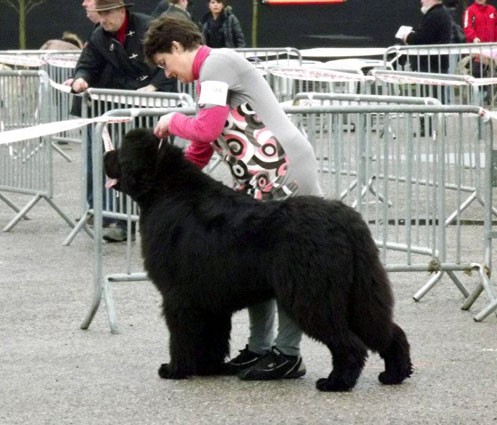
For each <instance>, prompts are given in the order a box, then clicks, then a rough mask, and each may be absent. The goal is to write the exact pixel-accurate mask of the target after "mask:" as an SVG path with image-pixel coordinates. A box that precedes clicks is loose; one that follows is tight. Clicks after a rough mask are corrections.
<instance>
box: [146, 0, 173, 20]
mask: <svg viewBox="0 0 497 425" xmlns="http://www.w3.org/2000/svg"><path fill="white" fill-rule="evenodd" d="M168 7H169V1H168V0H160V1H159V3H157V6H155V9H154V10H152V13H151V14H150V17H151V18H152V19H155V18H158V17H159V16H160V15H162V14H163V13H164V12H165V11H166V10H167V9H168Z"/></svg>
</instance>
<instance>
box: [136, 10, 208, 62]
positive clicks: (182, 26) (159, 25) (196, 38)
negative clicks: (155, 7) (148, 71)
mask: <svg viewBox="0 0 497 425" xmlns="http://www.w3.org/2000/svg"><path fill="white" fill-rule="evenodd" d="M173 41H177V42H178V43H181V45H182V46H183V48H184V49H185V50H192V49H194V48H196V47H198V46H201V45H202V44H203V43H202V34H201V33H200V31H199V29H198V27H197V26H196V25H195V24H194V23H193V22H192V21H189V20H186V19H184V18H177V17H173V16H166V17H163V18H157V19H154V20H153V21H152V22H151V24H150V27H149V29H148V31H147V33H146V34H145V40H144V42H143V52H144V54H145V59H146V60H147V61H148V62H149V63H153V62H154V61H153V57H154V55H155V54H156V53H171V51H172V44H173Z"/></svg>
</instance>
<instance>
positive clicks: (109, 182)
mask: <svg viewBox="0 0 497 425" xmlns="http://www.w3.org/2000/svg"><path fill="white" fill-rule="evenodd" d="M116 184H117V179H109V180H107V182H106V183H105V188H106V189H110V188H112V187H114V186H115V185H116Z"/></svg>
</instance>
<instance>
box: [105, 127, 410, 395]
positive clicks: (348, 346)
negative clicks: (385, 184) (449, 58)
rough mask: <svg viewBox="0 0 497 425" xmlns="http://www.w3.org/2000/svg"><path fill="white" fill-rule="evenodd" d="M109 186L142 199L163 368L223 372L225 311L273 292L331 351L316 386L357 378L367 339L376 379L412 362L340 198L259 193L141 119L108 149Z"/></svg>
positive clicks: (372, 251) (396, 379) (363, 240)
mask: <svg viewBox="0 0 497 425" xmlns="http://www.w3.org/2000/svg"><path fill="white" fill-rule="evenodd" d="M104 163H105V171H106V173H107V175H108V176H109V177H112V178H116V179H118V181H119V183H118V184H117V186H116V189H117V190H121V191H122V192H124V193H127V194H129V195H130V196H131V197H132V198H133V199H134V200H135V201H136V202H137V203H138V205H139V207H140V231H141V235H142V253H143V257H144V260H145V268H146V270H147V272H148V275H149V277H150V278H151V279H152V281H153V282H154V284H155V285H156V286H157V288H158V289H159V291H160V292H161V294H162V297H163V312H164V316H165V318H166V323H167V326H168V328H169V332H170V358H171V359H170V363H168V364H163V365H162V366H161V367H160V369H159V374H160V376H161V377H162V378H166V379H181V378H186V377H188V376H192V375H211V374H212V375H215V374H223V372H224V370H225V366H224V361H225V359H226V357H227V356H228V355H229V339H230V330H231V316H232V314H233V313H234V312H235V311H237V310H240V309H242V308H245V307H247V306H250V305H252V304H255V303H258V302H260V301H263V300H266V299H268V298H272V297H275V298H276V299H277V300H278V302H279V305H280V306H281V308H284V309H285V311H286V313H287V314H288V315H289V316H290V317H291V318H292V319H293V320H294V321H295V322H296V323H297V324H298V326H299V327H300V328H301V329H302V330H303V331H304V332H305V333H306V334H307V335H309V336H310V337H312V338H314V339H316V340H318V341H321V342H322V343H323V344H325V345H326V346H327V347H328V348H329V349H330V351H331V354H332V357H333V370H332V372H331V373H330V374H329V376H328V377H327V378H322V379H319V380H318V381H317V384H316V386H317V388H318V389H319V390H322V391H346V390H350V389H351V388H352V387H353V386H354V385H355V383H356V381H357V378H358V377H359V375H360V373H361V370H362V368H363V366H364V364H365V361H366V357H367V350H368V349H370V350H372V351H376V352H378V353H379V354H380V356H381V357H382V358H383V359H384V361H385V371H384V372H381V373H380V375H379V380H380V382H382V383H384V384H400V383H401V382H402V381H403V380H404V379H405V378H407V377H409V376H410V375H411V373H412V364H411V360H410V356H409V344H408V342H407V338H406V336H405V334H404V332H403V331H402V329H401V328H400V327H399V326H397V325H396V324H395V323H393V321H392V307H393V297H392V292H391V289H390V284H389V281H388V278H387V275H386V272H385V270H384V268H383V266H382V264H381V262H380V260H379V257H378V250H377V248H376V246H375V244H374V241H373V239H372V237H371V233H370V231H369V229H368V227H367V225H366V224H365V222H364V221H363V220H362V218H361V216H360V215H359V214H358V213H357V212H356V211H355V210H353V209H352V208H350V207H348V206H346V205H345V204H343V203H341V202H339V201H330V200H323V199H319V198H316V197H310V196H306V197H304V196H302V197H295V198H290V199H286V200H283V201H266V202H260V201H256V200H254V199H252V198H250V197H248V196H246V195H244V194H241V193H238V192H235V191H233V190H232V189H230V188H228V187H226V186H224V185H223V184H222V183H220V182H218V181H215V180H214V179H212V178H211V177H209V176H208V175H206V174H205V173H203V172H202V171H200V170H199V169H198V168H197V167H196V166H195V165H194V164H192V163H190V162H189V161H187V160H186V159H185V158H184V157H183V153H182V151H181V150H180V149H178V148H177V147H174V146H171V145H169V144H166V143H164V144H162V146H160V148H159V141H158V140H157V139H156V138H155V136H154V135H153V134H152V133H151V132H150V131H147V130H140V129H139V130H132V131H130V132H129V133H128V134H127V135H126V136H125V138H124V141H123V144H122V147H121V148H120V149H118V150H115V151H111V152H108V153H107V154H106V156H105V161H104Z"/></svg>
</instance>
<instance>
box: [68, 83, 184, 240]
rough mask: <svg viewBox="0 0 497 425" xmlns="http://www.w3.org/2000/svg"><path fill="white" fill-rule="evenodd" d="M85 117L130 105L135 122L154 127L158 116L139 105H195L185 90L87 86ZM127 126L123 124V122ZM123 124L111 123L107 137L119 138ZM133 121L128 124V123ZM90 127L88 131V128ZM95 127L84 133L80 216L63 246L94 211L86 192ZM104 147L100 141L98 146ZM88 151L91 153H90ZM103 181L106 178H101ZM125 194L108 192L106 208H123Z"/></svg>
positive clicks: (140, 125)
mask: <svg viewBox="0 0 497 425" xmlns="http://www.w3.org/2000/svg"><path fill="white" fill-rule="evenodd" d="M82 104H83V111H82V112H83V117H84V118H92V117H98V116H100V115H103V114H104V113H105V112H106V111H110V110H113V109H121V108H130V109H129V110H130V111H131V112H130V113H133V114H136V119H135V122H134V123H133V124H132V125H135V126H139V127H149V128H153V127H154V126H155V124H156V122H157V120H158V117H157V116H154V117H144V116H143V115H141V114H139V113H138V111H139V108H147V109H149V108H167V107H169V108H171V107H178V106H183V107H193V105H194V102H193V99H192V98H191V97H190V96H189V95H188V94H186V93H164V92H140V91H135V90H114V89H88V90H87V91H86V92H85V93H84V95H83V100H82ZM123 125H124V124H123ZM123 125H112V126H109V134H108V137H109V138H110V139H111V140H113V141H119V140H120V138H121V137H122V135H123V132H124V131H126V130H127V129H128V127H126V128H123ZM129 125H131V124H127V125H126V126H129ZM86 130H88V131H86ZM92 131H93V128H92V126H89V127H88V129H84V131H83V134H82V161H81V164H82V168H81V184H82V187H81V218H80V219H79V221H78V223H77V224H76V226H75V227H74V229H73V230H72V231H71V232H70V234H69V235H68V236H67V238H66V240H65V241H64V243H63V244H64V245H69V244H70V243H71V242H72V241H73V239H74V238H75V237H76V235H77V234H78V233H79V231H80V230H81V229H82V228H85V229H86V228H87V227H86V221H87V219H88V217H89V216H90V215H91V214H93V210H92V208H89V206H88V204H87V191H88V180H87V176H88V170H89V168H91V167H89V165H88V164H89V163H90V161H91V157H90V156H89V155H90V152H89V151H88V146H89V138H88V134H89V132H92ZM98 146H99V147H101V144H99V145H98ZM87 152H88V155H87ZM101 181H102V182H103V180H101ZM102 184H103V183H102ZM122 199H123V197H121V198H116V197H115V196H113V194H108V196H107V197H106V200H107V205H106V206H105V208H106V209H107V210H114V211H115V210H116V208H117V209H119V210H120V211H124V209H125V208H124V207H123V203H122V202H123V201H122Z"/></svg>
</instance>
